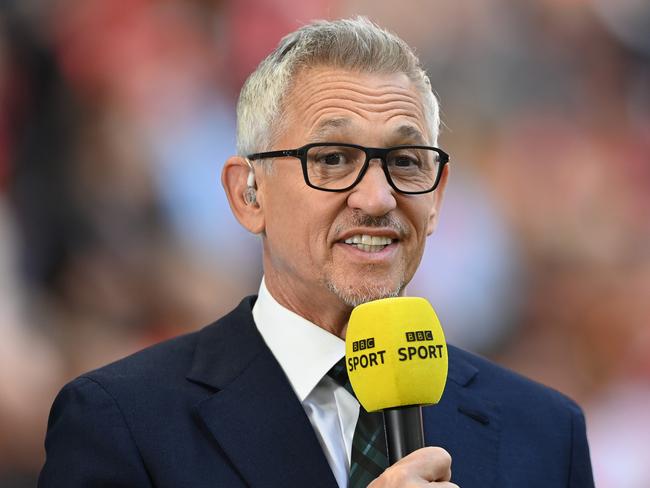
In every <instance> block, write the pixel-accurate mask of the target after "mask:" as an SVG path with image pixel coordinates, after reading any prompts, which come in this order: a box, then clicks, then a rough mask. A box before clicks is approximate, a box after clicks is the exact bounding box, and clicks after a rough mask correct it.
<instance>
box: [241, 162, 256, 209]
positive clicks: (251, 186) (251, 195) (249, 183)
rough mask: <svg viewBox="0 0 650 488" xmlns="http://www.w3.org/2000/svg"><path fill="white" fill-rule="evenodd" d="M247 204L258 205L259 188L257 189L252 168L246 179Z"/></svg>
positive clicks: (245, 199)
mask: <svg viewBox="0 0 650 488" xmlns="http://www.w3.org/2000/svg"><path fill="white" fill-rule="evenodd" d="M244 201H245V202H246V205H257V190H255V173H254V172H253V170H252V169H251V170H250V172H249V173H248V179H247V180H246V191H244Z"/></svg>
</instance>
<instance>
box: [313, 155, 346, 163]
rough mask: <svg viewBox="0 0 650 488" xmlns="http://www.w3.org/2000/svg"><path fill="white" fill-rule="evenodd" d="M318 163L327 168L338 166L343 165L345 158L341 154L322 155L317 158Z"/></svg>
mask: <svg viewBox="0 0 650 488" xmlns="http://www.w3.org/2000/svg"><path fill="white" fill-rule="evenodd" d="M318 162H319V163H320V164H326V165H328V166H338V165H342V164H345V156H344V155H343V154H341V153H330V154H324V155H322V156H320V157H319V158H318Z"/></svg>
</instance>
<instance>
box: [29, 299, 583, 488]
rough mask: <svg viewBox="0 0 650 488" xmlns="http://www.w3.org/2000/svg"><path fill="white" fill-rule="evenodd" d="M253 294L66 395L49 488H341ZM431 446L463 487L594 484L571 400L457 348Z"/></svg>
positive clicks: (55, 431) (428, 430)
mask: <svg viewBox="0 0 650 488" xmlns="http://www.w3.org/2000/svg"><path fill="white" fill-rule="evenodd" d="M253 303H254V297H249V298H247V299H244V300H243V301H242V303H241V304H240V305H239V306H238V307H237V308H236V309H235V310H234V311H233V312H231V313H230V314H228V315H226V316H225V317H223V318H222V319H220V320H218V321H217V322H216V323H214V324H212V325H210V326H208V327H206V328H204V329H203V330H201V331H198V332H195V333H192V334H188V335H185V336H181V337H178V338H175V339H172V340H170V341H167V342H164V343H161V344H158V345H156V346H153V347H150V348H148V349H145V350H144V351H141V352H139V353H137V354H135V355H133V356H130V357H128V358H125V359H122V360H121V361H118V362H116V363H113V364H111V365H108V366H106V367H104V368H101V369H98V370H96V371H93V372H91V373H88V374H85V375H83V376H81V377H79V378H77V379H76V380H74V381H72V382H71V383H69V384H68V385H66V386H65V387H64V388H63V389H62V391H61V392H60V393H59V395H58V396H57V398H56V400H55V402H54V405H53V407H52V411H51V414H50V418H49V423H48V432H47V437H46V441H45V446H46V450H47V460H46V463H45V466H44V467H43V470H42V472H41V476H40V479H39V486H40V487H149V486H157V487H176V488H177V487H194V488H199V487H211V488H214V487H242V486H253V487H266V486H268V487H314V488H317V487H322V488H335V487H336V482H335V479H334V476H333V475H332V472H331V470H330V468H329V465H328V464H327V461H326V459H325V456H324V454H323V452H322V450H321V447H320V445H319V443H318V440H317V438H316V435H315V433H314V430H313V428H312V426H311V424H310V423H309V420H308V418H307V416H306V414H305V412H304V410H303V408H302V406H301V404H300V402H299V401H298V399H297V397H296V395H295V394H294V392H293V390H292V389H291V386H290V384H289V382H288V380H287V378H286V376H285V375H284V373H283V371H282V369H281V368H280V366H279V364H278V363H277V361H276V360H275V358H274V356H273V355H272V353H271V351H270V350H269V349H268V347H267V346H266V345H265V343H264V341H263V340H262V337H261V336H260V334H259V333H258V331H257V328H256V327H255V324H254V322H253V317H252V313H251V308H252V304H253ZM449 361H450V365H449V380H448V384H447V387H446V390H445V393H444V395H443V398H442V401H441V402H440V403H439V404H438V405H436V406H433V407H427V408H425V409H424V422H425V436H426V442H427V444H429V445H436V446H442V447H444V448H445V449H447V450H448V451H449V452H450V453H451V455H452V458H453V464H452V472H453V477H452V479H453V481H454V482H455V483H457V484H459V485H460V486H461V487H462V488H479V487H480V488H488V487H495V488H496V487H499V488H506V487H512V488H514V487H517V488H523V487H526V488H534V487H540V488H542V487H543V488H553V487H572V488H587V487H593V480H592V475H591V466H590V461H589V450H588V447H587V441H586V438H585V424H584V418H583V415H582V412H581V411H580V409H579V407H578V406H576V405H575V404H574V403H573V402H572V401H571V400H569V399H567V398H566V397H564V396H562V395H561V394H559V393H557V392H555V391H553V390H551V389H549V388H546V387H544V386H541V385H538V384H536V383H533V382H531V381H529V380H526V379H524V378H522V377H520V376H518V375H516V374H514V373H512V372H509V371H507V370H505V369H502V368H500V367H498V366H496V365H494V364H492V363H490V362H488V361H486V360H484V359H481V358H479V357H476V356H474V355H471V354H469V353H467V352H464V351H461V350H459V349H457V348H454V347H451V346H450V347H449Z"/></svg>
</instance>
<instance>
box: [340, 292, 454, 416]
mask: <svg viewBox="0 0 650 488" xmlns="http://www.w3.org/2000/svg"><path fill="white" fill-rule="evenodd" d="M345 361H346V366H347V370H348V376H349V377H350V383H351V384H352V388H353V390H354V393H355V395H356V396H357V399H358V400H359V403H361V405H362V406H363V408H365V409H366V410H367V411H368V412H374V411H377V410H384V409H386V408H395V407H405V406H411V405H431V404H434V403H438V402H439V401H440V398H441V397H442V392H443V390H444V389H445V383H446V381H447V368H448V359H447V343H446V341H445V336H444V333H443V331H442V327H441V326H440V321H439V320H438V317H437V316H436V313H435V312H434V310H433V307H432V306H431V304H429V302H428V301H426V300H425V299H424V298H417V297H397V298H384V299H381V300H375V301H372V302H367V303H364V304H362V305H359V306H358V307H356V308H355V309H354V310H353V311H352V315H351V316H350V321H349V323H348V329H347V333H346V338H345Z"/></svg>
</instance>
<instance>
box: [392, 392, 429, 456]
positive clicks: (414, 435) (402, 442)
mask: <svg viewBox="0 0 650 488" xmlns="http://www.w3.org/2000/svg"><path fill="white" fill-rule="evenodd" d="M384 427H385V428H386V444H387V446H388V464H389V466H392V465H393V464H395V463H396V462H397V461H399V460H400V459H402V458H403V457H404V456H406V455H408V454H410V453H412V452H413V451H415V450H417V449H420V448H422V447H424V427H423V425H422V407H421V406H419V405H413V406H409V407H395V408H387V409H385V410H384Z"/></svg>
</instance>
